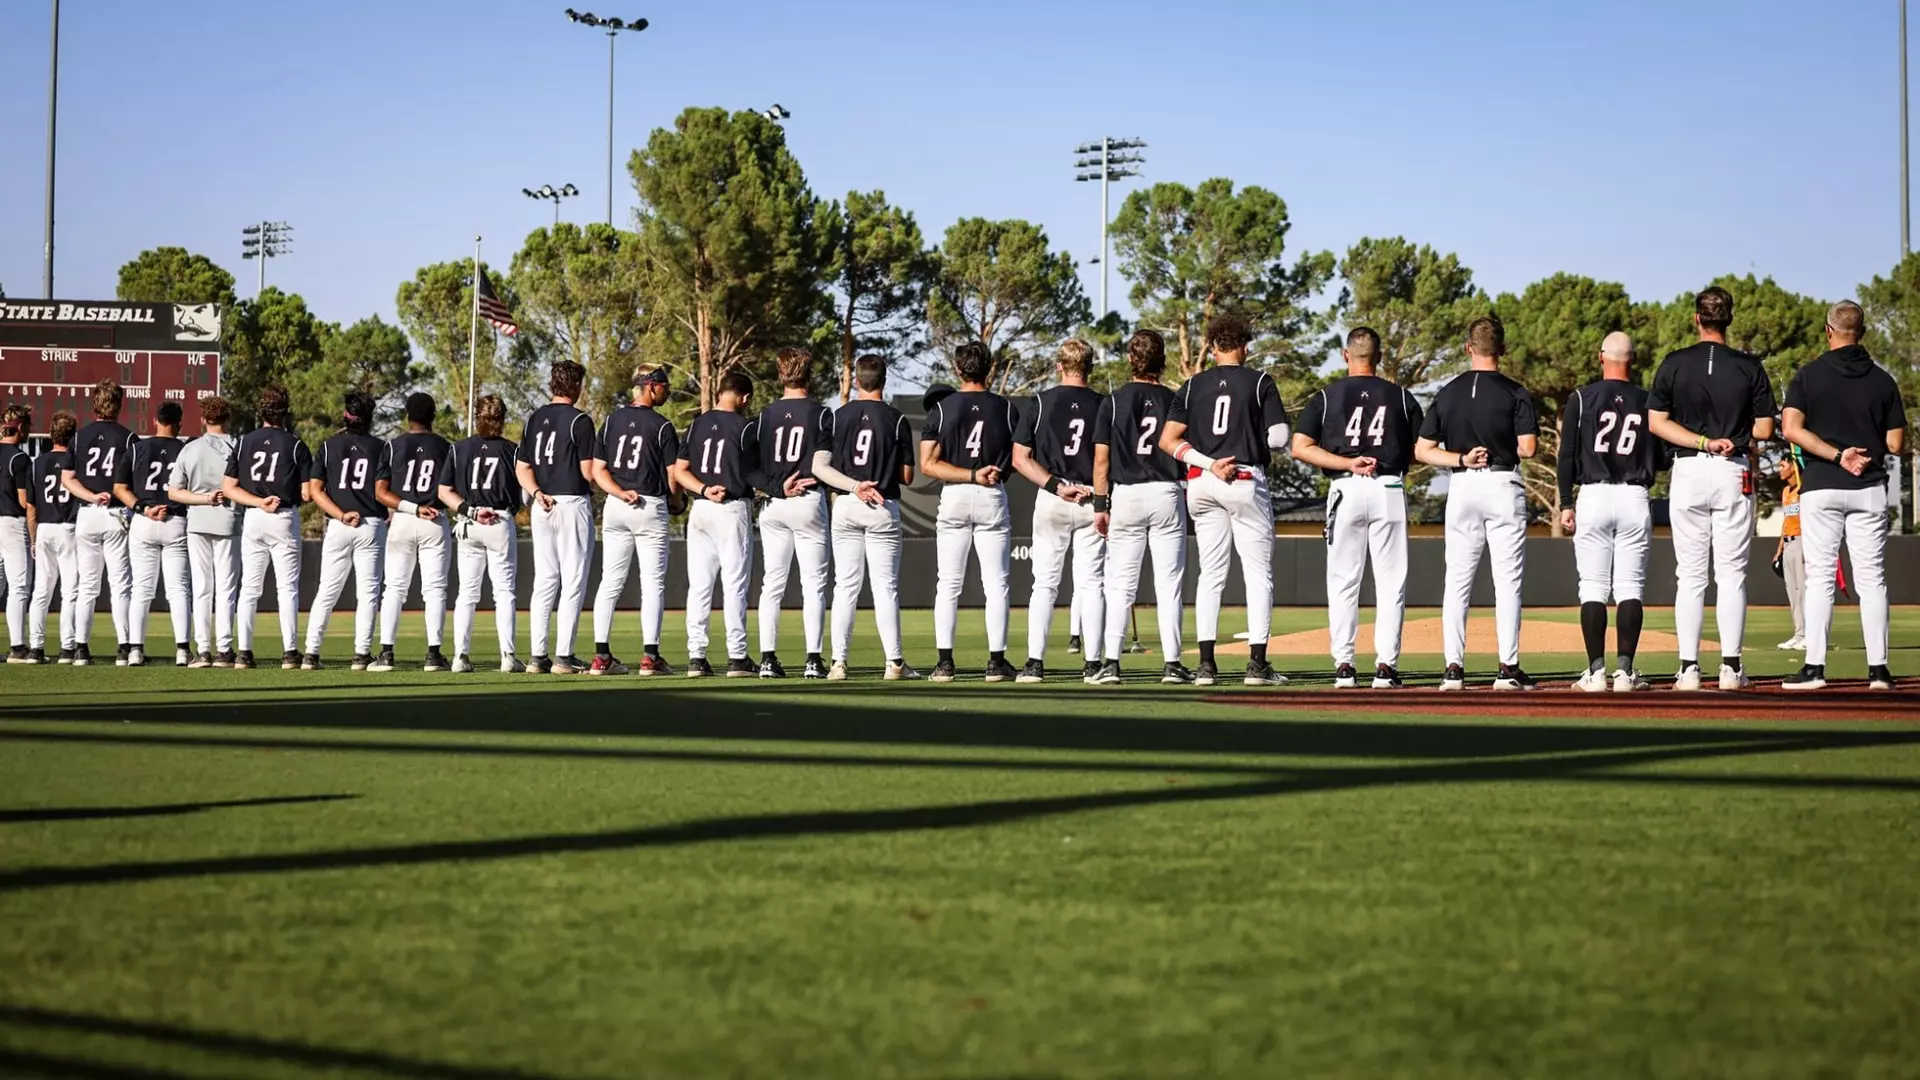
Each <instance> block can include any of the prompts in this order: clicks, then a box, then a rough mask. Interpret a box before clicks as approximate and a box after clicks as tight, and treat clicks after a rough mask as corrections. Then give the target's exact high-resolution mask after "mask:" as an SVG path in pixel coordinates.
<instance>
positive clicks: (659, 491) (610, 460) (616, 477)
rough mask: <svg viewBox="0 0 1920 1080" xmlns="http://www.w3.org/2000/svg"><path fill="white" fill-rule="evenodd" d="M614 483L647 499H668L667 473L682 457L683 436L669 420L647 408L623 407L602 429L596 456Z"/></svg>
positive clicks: (614, 413)
mask: <svg viewBox="0 0 1920 1080" xmlns="http://www.w3.org/2000/svg"><path fill="white" fill-rule="evenodd" d="M593 456H594V457H595V458H596V459H597V460H599V461H600V462H601V463H602V464H604V465H605V466H606V467H607V475H609V476H611V477H613V482H614V483H616V484H619V485H620V486H621V487H623V488H625V489H626V490H628V491H634V492H638V493H639V494H640V495H642V496H644V497H646V498H653V499H664V498H666V497H667V490H668V489H669V488H670V487H672V483H671V482H670V481H669V480H668V479H667V470H668V469H670V468H672V467H673V463H674V461H675V460H677V459H678V458H679V457H680V436H679V435H678V434H677V433H675V432H674V430H673V424H672V422H670V421H669V420H668V419H667V418H666V417H664V416H661V415H660V414H659V413H657V412H655V411H654V410H652V409H650V408H648V407H647V406H645V405H622V406H620V407H619V408H617V409H615V410H613V412H611V413H609V414H608V415H607V422H606V423H605V424H602V425H601V427H600V444H599V447H598V448H597V449H596V450H595V451H594V455H593Z"/></svg>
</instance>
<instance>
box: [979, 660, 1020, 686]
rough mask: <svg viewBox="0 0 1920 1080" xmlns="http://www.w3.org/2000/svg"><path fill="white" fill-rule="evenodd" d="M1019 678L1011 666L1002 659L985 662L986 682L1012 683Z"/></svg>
mask: <svg viewBox="0 0 1920 1080" xmlns="http://www.w3.org/2000/svg"><path fill="white" fill-rule="evenodd" d="M1019 677H1020V675H1019V672H1016V671H1014V670H1013V665H1012V664H1009V663H1007V662H1006V660H1005V659H1004V658H1003V659H1000V660H989V661H987V671H986V681H987V682H1012V681H1014V680H1015V679H1017V678H1019Z"/></svg>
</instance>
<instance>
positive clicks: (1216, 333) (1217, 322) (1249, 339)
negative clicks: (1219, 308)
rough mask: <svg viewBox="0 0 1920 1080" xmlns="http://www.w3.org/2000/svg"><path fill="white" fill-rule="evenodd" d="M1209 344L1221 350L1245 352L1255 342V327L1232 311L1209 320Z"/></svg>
mask: <svg viewBox="0 0 1920 1080" xmlns="http://www.w3.org/2000/svg"><path fill="white" fill-rule="evenodd" d="M1207 344H1208V345H1211V346H1213V347H1214V348H1215V349H1218V350H1220V351H1221V352H1243V351H1245V350H1246V348H1247V346H1249V345H1251V344H1253V327H1252V326H1250V325H1248V323H1247V320H1245V319H1243V318H1241V317H1240V316H1238V315H1235V314H1234V313H1232V312H1221V313H1220V314H1218V315H1215V316H1214V317H1213V318H1211V319H1209V320H1207Z"/></svg>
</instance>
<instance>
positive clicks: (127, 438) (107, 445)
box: [68, 420, 140, 495]
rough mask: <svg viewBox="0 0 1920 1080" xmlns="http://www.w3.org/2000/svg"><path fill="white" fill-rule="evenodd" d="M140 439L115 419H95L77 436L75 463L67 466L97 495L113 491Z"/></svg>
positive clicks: (77, 478) (74, 453)
mask: <svg viewBox="0 0 1920 1080" xmlns="http://www.w3.org/2000/svg"><path fill="white" fill-rule="evenodd" d="M139 441H140V440H139V438H138V437H137V436H135V435H134V433H133V432H131V431H128V430H127V429H126V428H124V427H122V426H121V425H120V424H119V423H117V422H115V421H112V420H95V421H94V422H93V423H91V424H88V425H87V426H86V427H83V428H81V429H80V433H79V434H78V435H75V436H74V438H73V448H72V452H73V464H72V465H70V466H68V468H71V469H72V470H73V477H74V479H76V480H78V481H80V486H81V487H84V488H86V489H87V490H88V491H91V492H93V493H94V494H96V495H97V494H99V493H100V492H103V491H112V490H113V485H114V479H115V478H116V477H118V476H119V475H120V467H121V466H122V465H124V464H126V461H127V458H128V456H129V455H131V454H132V453H133V444H134V443H137V442H139Z"/></svg>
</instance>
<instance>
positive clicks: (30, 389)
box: [0, 300, 221, 436]
mask: <svg viewBox="0 0 1920 1080" xmlns="http://www.w3.org/2000/svg"><path fill="white" fill-rule="evenodd" d="M220 330H221V312H220V310H219V308H218V306H217V305H213V304H143V303H128V302H119V301H59V300H53V301H35V302H32V303H21V302H11V301H0V404H4V403H8V402H22V403H24V404H26V405H27V406H28V407H29V408H31V409H32V410H33V430H34V431H35V432H36V433H43V432H45V431H46V430H47V428H48V427H49V426H50V425H51V424H52V422H53V417H54V415H55V414H56V413H60V412H71V413H73V414H74V416H75V418H76V419H77V420H78V421H79V422H80V423H81V424H85V423H87V422H88V421H89V420H91V419H92V418H93V412H92V408H91V406H90V401H91V398H92V394H93V387H94V385H95V384H96V383H98V382H99V381H100V380H102V379H113V380H115V381H117V382H118V383H120V385H121V387H122V388H123V389H124V400H123V403H122V405H121V411H120V422H121V423H123V424H125V425H127V426H128V427H130V428H132V429H133V430H134V431H136V432H141V433H144V432H146V431H148V430H150V429H151V427H152V423H153V415H154V411H155V410H156V409H158V407H159V405H158V403H159V402H163V401H177V402H179V403H180V404H181V405H182V407H183V409H182V411H183V414H184V415H183V417H182V420H183V422H182V425H181V429H182V430H181V433H182V434H183V435H188V436H193V435H197V434H200V433H201V431H202V429H203V425H202V424H201V422H200V412H199V410H198V409H196V408H194V407H193V403H194V402H196V401H198V400H199V399H201V398H204V397H209V396H211V395H213V394H217V393H219V391H220V353H219V351H218V350H219V341H220Z"/></svg>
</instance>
